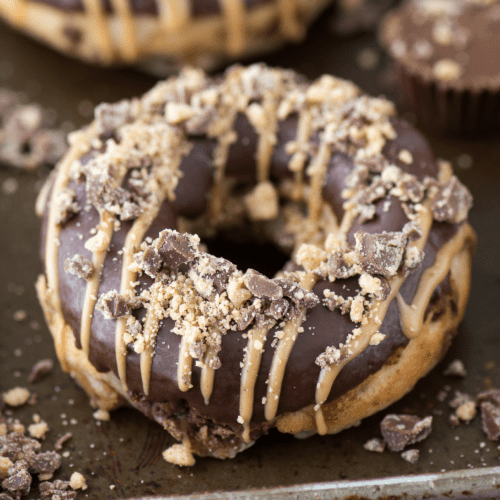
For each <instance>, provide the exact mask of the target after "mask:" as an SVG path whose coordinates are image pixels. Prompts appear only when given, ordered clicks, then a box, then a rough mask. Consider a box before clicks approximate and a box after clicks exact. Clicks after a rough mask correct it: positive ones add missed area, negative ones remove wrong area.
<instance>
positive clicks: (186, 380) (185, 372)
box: [177, 335, 193, 392]
mask: <svg viewBox="0 0 500 500" xmlns="http://www.w3.org/2000/svg"><path fill="white" fill-rule="evenodd" d="M192 373H193V358H192V357H191V355H190V354H189V343H188V340H187V337H186V336H185V335H183V336H182V340H181V345H180V347H179V364H178V365H177V384H178V385H179V389H180V390H181V391H182V392H186V391H188V390H189V389H190V388H191V387H192V384H191V375H192Z"/></svg>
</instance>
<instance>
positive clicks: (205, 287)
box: [189, 254, 236, 298]
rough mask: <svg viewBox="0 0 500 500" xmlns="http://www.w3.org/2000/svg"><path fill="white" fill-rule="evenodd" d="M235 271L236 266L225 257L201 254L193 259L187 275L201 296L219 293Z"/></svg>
mask: <svg viewBox="0 0 500 500" xmlns="http://www.w3.org/2000/svg"><path fill="white" fill-rule="evenodd" d="M235 271H236V266H235V265H234V264H232V263H231V262H229V261H228V260H226V259H223V258H221V257H214V256H213V255H210V254H202V256H201V257H199V258H197V259H195V260H194V261H193V263H192V265H191V268H190V270H189V276H190V278H191V279H192V280H193V281H194V283H195V287H196V290H197V291H198V293H199V294H200V295H202V296H203V297H206V298H208V297H210V296H211V295H212V294H213V293H217V294H221V293H222V292H224V291H225V290H226V288H227V284H228V282H229V278H230V276H231V275H232V274H233V273H234V272H235Z"/></svg>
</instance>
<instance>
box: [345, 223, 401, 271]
mask: <svg viewBox="0 0 500 500" xmlns="http://www.w3.org/2000/svg"><path fill="white" fill-rule="evenodd" d="M354 237H355V239H356V247H355V251H356V254H357V256H358V260H359V264H360V266H361V268H362V269H363V271H365V272H367V273H369V274H381V275H382V276H394V275H395V274H396V273H397V272H398V269H399V266H400V265H401V261H402V259H403V254H404V250H405V247H406V243H407V241H408V238H407V237H406V235H405V234H403V233H401V232H391V233H378V234H370V233H365V232H363V231H358V232H357V233H356V234H355V235H354Z"/></svg>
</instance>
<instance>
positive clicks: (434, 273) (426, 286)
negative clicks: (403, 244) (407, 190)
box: [315, 199, 473, 434]
mask: <svg viewBox="0 0 500 500" xmlns="http://www.w3.org/2000/svg"><path fill="white" fill-rule="evenodd" d="M431 202H432V199H431V200H428V201H427V202H426V203H425V204H424V205H423V206H422V209H421V211H420V216H419V225H420V227H421V230H422V236H421V237H420V238H419V239H418V240H415V241H413V242H411V243H410V244H409V245H408V247H416V248H418V249H419V250H420V251H422V250H423V248H424V247H425V244H426V242H427V238H428V235H429V232H430V230H431V227H432V222H433V216H432V212H431V210H430V206H431ZM471 237H473V231H472V229H471V228H470V226H469V225H468V224H467V223H465V224H464V225H463V226H462V227H461V228H460V230H459V232H458V233H457V234H456V235H455V236H454V237H453V238H452V239H451V240H450V241H449V242H447V243H446V244H445V245H444V246H443V247H442V248H441V249H440V250H439V251H438V254H437V256H436V259H435V261H434V263H433V265H432V266H431V267H430V268H428V269H427V270H426V271H425V272H424V273H423V274H422V276H421V277H420V280H419V285H418V288H417V291H416V293H415V297H416V301H415V302H416V304H417V306H418V307H421V309H422V312H420V311H419V312H418V313H417V314H418V315H419V316H418V318H419V320H418V321H417V320H415V317H414V314H415V312H414V311H413V307H412V306H413V304H412V306H408V305H407V304H404V306H405V307H404V308H403V309H401V306H400V302H401V301H400V300H399V289H400V288H401V286H402V284H403V283H404V281H405V276H404V275H401V274H400V275H397V276H395V277H394V278H392V279H391V280H390V285H391V293H390V295H389V296H388V297H387V299H386V300H384V301H375V302H374V303H373V306H372V308H371V310H370V319H369V320H368V322H367V323H366V324H365V325H361V326H360V328H359V332H358V333H357V335H356V336H355V338H354V339H352V340H351V341H350V342H349V343H348V345H347V346H344V348H343V349H342V355H343V356H342V358H343V359H342V360H341V361H340V362H339V363H338V364H336V365H329V366H327V367H325V368H323V369H322V370H321V372H320V375H319V379H318V384H317V386H316V406H315V411H316V414H315V417H316V427H317V430H318V433H319V434H326V432H327V431H328V428H327V425H326V422H325V419H324V415H323V412H322V405H323V404H324V403H325V401H326V400H327V398H328V396H329V394H330V391H331V389H332V386H333V384H334V382H335V379H336V378H337V376H338V374H339V373H340V371H341V370H342V368H343V367H344V366H345V365H346V364H347V363H349V362H350V361H352V360H353V359H354V358H355V357H356V356H358V355H359V354H361V353H362V352H363V351H364V350H365V349H366V348H367V347H368V345H369V344H370V339H371V337H372V336H373V334H375V333H376V332H377V331H378V330H379V328H380V325H381V324H382V323H383V320H384V317H385V314H386V312H387V309H388V307H389V305H390V303H391V302H392V300H393V299H394V298H396V300H397V303H398V307H400V316H401V324H402V328H403V333H404V335H405V336H406V337H407V338H408V339H409V340H411V339H412V338H414V337H416V335H418V333H419V332H420V330H421V328H422V326H423V314H424V313H425V307H424V305H425V302H424V298H427V297H428V298H430V296H431V295H432V292H433V291H434V289H435V287H436V286H437V285H439V283H440V282H441V281H442V280H443V279H444V277H445V276H446V275H447V274H448V272H449V270H450V266H451V262H452V260H453V257H454V256H455V255H457V254H458V253H459V252H460V251H461V249H462V248H463V245H464V243H465V241H466V239H467V238H471ZM443 264H445V265H446V267H445V268H444V269H443V270H442V271H441V272H439V266H441V265H443ZM429 277H430V278H432V279H431V280H430V283H429V282H428V280H429ZM429 290H430V292H429ZM427 300H428V299H427ZM409 311H411V313H409ZM407 314H410V316H409V318H407V317H406V315H407ZM411 328H414V331H412V330H411Z"/></svg>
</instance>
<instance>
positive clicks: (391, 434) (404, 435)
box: [380, 414, 432, 451]
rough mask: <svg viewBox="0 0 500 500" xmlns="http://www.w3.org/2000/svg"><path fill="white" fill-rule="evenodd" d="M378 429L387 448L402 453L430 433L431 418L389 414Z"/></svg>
mask: <svg viewBox="0 0 500 500" xmlns="http://www.w3.org/2000/svg"><path fill="white" fill-rule="evenodd" d="M380 429H381V431H382V436H384V439H385V441H386V442H387V446H388V448H389V449H390V450H391V451H402V450H403V449H404V448H405V447H406V446H408V445H410V444H415V443H418V442H419V441H422V440H423V439H425V438H426V437H427V436H428V435H429V434H430V433H431V430H432V417H425V418H424V419H420V418H418V417H416V416H414V415H395V414H390V415H387V416H386V417H385V418H384V419H383V420H382V423H381V424H380Z"/></svg>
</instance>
